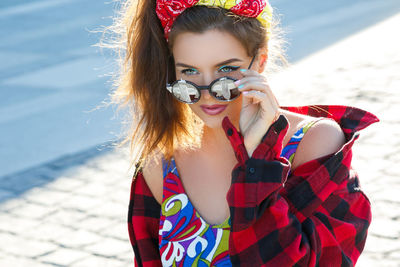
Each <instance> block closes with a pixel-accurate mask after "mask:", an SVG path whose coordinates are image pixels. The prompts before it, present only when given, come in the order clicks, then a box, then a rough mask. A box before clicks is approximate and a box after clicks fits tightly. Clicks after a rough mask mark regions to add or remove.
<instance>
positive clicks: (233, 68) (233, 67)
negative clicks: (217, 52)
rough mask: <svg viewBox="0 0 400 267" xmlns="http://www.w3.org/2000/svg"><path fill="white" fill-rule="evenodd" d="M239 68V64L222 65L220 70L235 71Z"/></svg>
mask: <svg viewBox="0 0 400 267" xmlns="http://www.w3.org/2000/svg"><path fill="white" fill-rule="evenodd" d="M238 68H239V66H222V67H221V68H220V69H219V70H220V71H222V72H231V71H235V70H237V69H238Z"/></svg>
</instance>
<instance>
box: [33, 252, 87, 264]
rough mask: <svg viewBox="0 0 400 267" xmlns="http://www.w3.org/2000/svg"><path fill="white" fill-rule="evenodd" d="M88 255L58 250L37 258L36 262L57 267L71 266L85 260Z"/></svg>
mask: <svg viewBox="0 0 400 267" xmlns="http://www.w3.org/2000/svg"><path fill="white" fill-rule="evenodd" d="M88 256H90V254H88V253H85V252H82V251H79V250H76V249H69V248H58V249H57V250H55V251H54V252H52V253H49V254H47V255H44V256H42V257H39V258H38V260H40V261H42V262H45V263H48V264H52V265H59V266H71V265H72V264H74V263H75V262H78V261H79V260H82V259H85V258H87V257H88Z"/></svg>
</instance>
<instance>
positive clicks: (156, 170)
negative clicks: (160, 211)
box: [142, 153, 163, 203]
mask: <svg viewBox="0 0 400 267" xmlns="http://www.w3.org/2000/svg"><path fill="white" fill-rule="evenodd" d="M142 174H143V178H144V180H145V182H146V184H147V186H148V187H149V189H150V191H151V192H152V194H153V196H154V198H155V199H156V200H157V202H158V203H161V202H162V190H163V168H162V154H161V153H154V154H153V155H152V156H150V157H148V158H147V159H146V161H145V162H144V163H143V167H142Z"/></svg>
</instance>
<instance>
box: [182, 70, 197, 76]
mask: <svg viewBox="0 0 400 267" xmlns="http://www.w3.org/2000/svg"><path fill="white" fill-rule="evenodd" d="M181 73H183V74H185V75H192V74H195V73H196V70H195V69H184V70H181Z"/></svg>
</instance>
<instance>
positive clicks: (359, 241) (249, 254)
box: [223, 115, 371, 266]
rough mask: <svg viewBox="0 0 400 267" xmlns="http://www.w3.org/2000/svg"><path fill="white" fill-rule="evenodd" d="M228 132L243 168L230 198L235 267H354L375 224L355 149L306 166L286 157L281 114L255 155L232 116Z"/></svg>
mask: <svg viewBox="0 0 400 267" xmlns="http://www.w3.org/2000/svg"><path fill="white" fill-rule="evenodd" d="M223 127H224V130H225V132H226V134H227V136H228V138H229V140H230V141H231V144H232V146H233V148H234V150H235V153H236V156H237V159H238V161H239V162H238V164H237V165H236V166H235V168H234V170H233V171H232V185H231V188H230V190H229V191H228V194H227V200H228V203H229V206H230V211H231V234H230V239H229V246H230V250H229V252H230V255H231V261H232V263H233V265H234V266H293V265H296V264H297V265H298V266H315V265H321V266H326V265H327V264H328V265H329V266H352V265H354V264H355V262H356V260H357V258H358V257H359V255H360V253H361V251H362V249H363V247H364V244H365V240H366V234H367V229H368V226H369V223H370V220H371V211H370V203H369V201H368V199H367V198H366V197H365V195H364V194H363V193H362V192H361V191H360V189H359V187H358V178H357V176H356V174H355V172H354V171H353V170H351V167H350V163H351V156H352V153H351V147H352V145H353V143H354V141H355V140H356V139H357V138H358V135H353V137H352V138H351V139H350V140H348V142H347V143H346V144H345V145H344V146H343V147H342V148H341V149H340V150H339V151H337V152H336V153H335V154H332V155H329V156H326V157H321V158H318V159H316V160H312V161H309V162H307V163H305V164H303V165H301V166H299V167H298V168H297V169H296V170H295V171H294V172H293V173H292V174H291V176H290V177H287V176H288V173H289V169H290V164H289V162H288V161H287V160H286V159H285V158H282V157H280V152H281V149H282V140H283V137H284V136H285V134H286V132H287V128H288V122H287V120H286V118H285V117H284V116H283V115H281V116H280V117H279V118H278V120H277V121H275V122H274V123H273V124H272V125H271V127H270V128H269V130H268V131H267V133H266V134H265V135H264V137H263V138H262V142H261V143H260V144H259V145H258V146H257V148H256V149H255V150H254V152H253V153H252V156H251V158H249V157H248V154H247V151H246V149H245V146H244V144H243V137H242V136H241V134H240V133H239V132H238V131H237V130H236V129H235V127H234V126H233V125H232V124H231V123H230V121H229V119H228V118H227V117H226V118H225V119H224V121H223Z"/></svg>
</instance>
